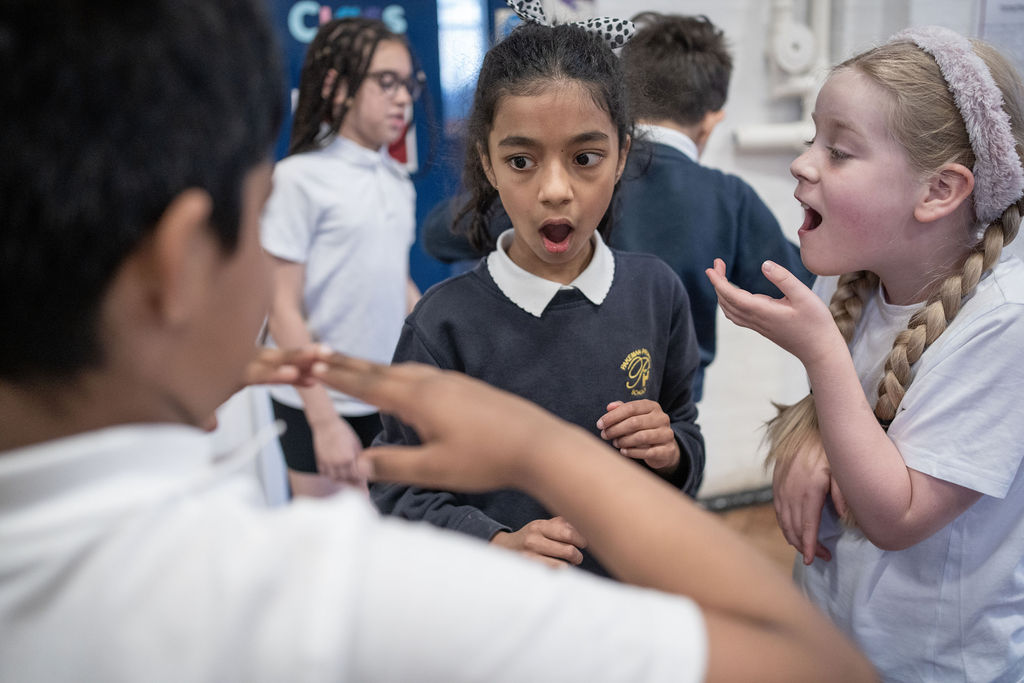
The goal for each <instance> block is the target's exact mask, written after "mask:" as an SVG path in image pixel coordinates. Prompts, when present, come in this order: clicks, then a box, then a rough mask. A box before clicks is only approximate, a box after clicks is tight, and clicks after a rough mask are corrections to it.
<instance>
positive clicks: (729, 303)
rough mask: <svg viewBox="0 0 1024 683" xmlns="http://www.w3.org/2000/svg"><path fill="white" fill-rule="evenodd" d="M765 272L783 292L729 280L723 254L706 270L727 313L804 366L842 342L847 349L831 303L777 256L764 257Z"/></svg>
mask: <svg viewBox="0 0 1024 683" xmlns="http://www.w3.org/2000/svg"><path fill="white" fill-rule="evenodd" d="M761 271H762V272H763V273H764V275H765V277H767V278H768V279H769V280H770V281H771V282H772V283H773V284H774V285H775V286H776V287H778V288H779V291H781V292H782V295H783V296H782V298H781V299H773V298H772V297H770V296H765V295H764V294H751V293H750V292H748V291H746V290H743V289H740V288H739V287H736V286H735V285H733V284H732V283H730V282H729V281H728V280H727V279H726V277H725V262H724V261H722V259H715V266H714V268H708V269H707V270H706V271H704V272H705V273H706V274H707V276H708V279H709V280H710V281H711V285H712V286H713V287H714V288H715V292H716V293H717V294H718V303H719V305H720V306H721V307H722V312H723V313H725V317H727V318H728V319H729V320H731V321H732V322H734V323H736V324H737V325H739V326H741V327H746V328H749V329H751V330H754V331H755V332H757V333H758V334H760V335H762V336H764V337H766V338H767V339H770V340H771V341H773V342H775V343H776V344H778V345H779V346H781V347H782V348H783V349H785V350H786V351H789V352H790V353H792V354H793V355H794V356H796V357H797V358H799V359H800V360H801V361H802V362H803V363H804V365H805V366H806V365H807V364H808V363H810V362H813V361H814V360H815V359H816V358H819V357H823V356H824V355H827V354H830V353H833V352H834V351H835V349H836V348H837V345H838V346H839V347H841V348H843V349H845V348H846V342H845V341H843V338H842V335H841V334H840V333H839V328H838V327H836V324H835V322H834V321H833V319H832V314H831V313H830V312H829V310H828V307H827V306H826V305H825V303H824V302H823V301H822V300H821V299H819V298H818V297H817V296H816V295H815V294H814V292H812V291H811V290H810V288H809V287H807V285H805V284H804V283H802V282H800V280H799V278H797V277H796V276H794V275H793V274H792V273H790V272H789V271H788V270H786V269H785V268H783V267H782V266H780V265H778V264H777V263H774V262H772V261H765V262H764V264H763V265H762V266H761Z"/></svg>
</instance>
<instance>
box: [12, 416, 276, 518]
mask: <svg viewBox="0 0 1024 683" xmlns="http://www.w3.org/2000/svg"><path fill="white" fill-rule="evenodd" d="M275 429H276V427H274V426H271V427H270V428H269V429H267V428H264V429H260V430H257V433H256V434H255V435H253V436H251V437H249V438H247V439H246V440H245V441H244V442H242V443H241V444H239V445H237V446H235V447H233V448H230V449H229V450H228V451H226V452H225V453H218V452H215V451H214V448H213V443H212V441H211V436H210V434H208V433H206V432H203V431H201V430H199V429H196V428H195V427H189V426H185V425H178V424H125V425H117V426H113V427H107V428H104V429H98V430H96V431H92V432H85V433H80V434H75V435H72V436H68V437H64V438H61V439H55V440H52V441H46V442H43V443H39V444H34V445H31V446H26V447H23V448H18V449H15V450H11V451H6V452H3V453H0V526H2V522H6V521H10V520H11V519H12V518H14V514H13V513H16V512H19V511H29V510H31V509H32V508H33V507H34V506H35V505H37V504H39V503H41V502H44V501H51V500H55V499H57V498H64V499H65V500H68V499H78V500H81V499H83V498H90V499H97V498H103V497H104V496H106V497H107V498H108V499H109V501H108V503H106V504H107V505H110V506H117V505H123V504H125V503H126V501H132V500H143V499H148V500H150V501H151V500H153V499H154V498H155V497H156V496H166V495H175V494H177V493H180V492H182V491H187V490H189V489H190V488H193V487H195V486H197V485H201V484H202V483H203V482H205V481H212V480H215V479H219V478H220V477H223V476H225V475H227V474H231V473H234V472H236V471H237V470H238V468H240V467H242V466H245V465H247V464H249V463H250V462H251V460H252V458H253V457H254V455H255V454H256V452H257V451H258V450H259V448H260V447H262V446H263V445H264V444H265V443H266V442H267V441H268V440H270V439H273V437H274V436H275Z"/></svg>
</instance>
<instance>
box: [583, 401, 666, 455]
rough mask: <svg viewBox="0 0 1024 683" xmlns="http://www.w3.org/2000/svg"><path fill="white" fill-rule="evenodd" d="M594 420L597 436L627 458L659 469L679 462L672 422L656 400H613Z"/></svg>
mask: <svg viewBox="0 0 1024 683" xmlns="http://www.w3.org/2000/svg"><path fill="white" fill-rule="evenodd" d="M605 409H606V410H607V411H608V412H606V413H605V414H604V415H602V416H601V419H600V420H598V421H597V428H598V429H600V430H601V438H602V439H604V440H605V441H610V442H611V444H612V445H613V446H615V447H616V448H618V449H619V452H620V453H622V454H623V455H624V456H626V457H627V458H635V459H637V460H643V461H644V462H646V463H647V464H648V465H649V466H650V467H651V468H653V469H655V470H657V471H659V472H663V473H664V472H670V471H672V470H674V469H675V468H676V467H677V466H678V465H679V443H678V442H677V441H676V435H675V432H673V431H672V422H671V420H669V417H668V415H666V414H665V411H664V410H662V409H661V405H660V404H658V402H657V401H651V400H649V399H641V400H639V401H629V402H626V403H623V402H622V401H613V402H612V403H609V404H608V405H607V407H606V408H605Z"/></svg>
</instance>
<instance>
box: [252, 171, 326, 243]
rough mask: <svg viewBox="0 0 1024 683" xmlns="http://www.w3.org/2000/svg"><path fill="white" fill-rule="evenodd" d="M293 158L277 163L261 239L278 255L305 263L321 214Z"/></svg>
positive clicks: (265, 209)
mask: <svg viewBox="0 0 1024 683" xmlns="http://www.w3.org/2000/svg"><path fill="white" fill-rule="evenodd" d="M293 159H294V158H293V157H289V158H287V159H284V160H282V161H281V162H278V164H277V166H275V167H274V186H273V190H272V191H271V193H270V197H269V198H267V203H266V205H265V207H264V209H263V215H262V217H261V220H260V241H261V243H262V244H263V248H264V249H266V250H267V251H268V252H269V253H270V254H273V255H274V256H277V257H279V258H282V259H286V260H288V261H294V262H296V263H305V262H306V260H307V258H308V257H309V250H310V247H311V243H312V240H313V233H314V231H315V228H316V225H317V221H318V216H317V208H316V206H315V202H313V201H312V197H311V196H310V193H309V191H308V190H307V188H306V187H305V186H304V183H303V181H302V175H301V173H300V170H301V169H298V168H297V167H296V166H297V165H296V164H293V163H289V162H290V161H292V160H293Z"/></svg>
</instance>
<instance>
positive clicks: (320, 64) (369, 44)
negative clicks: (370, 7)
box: [288, 17, 411, 154]
mask: <svg viewBox="0 0 1024 683" xmlns="http://www.w3.org/2000/svg"><path fill="white" fill-rule="evenodd" d="M382 41H395V42H398V43H401V44H403V45H405V46H406V49H408V47H409V45H408V42H407V41H406V40H405V38H404V37H403V36H401V35H399V34H397V33H394V32H393V31H391V29H389V28H388V27H387V25H385V24H384V22H382V21H380V20H378V19H368V18H365V17H346V18H344V19H332V20H331V21H328V22H327V23H325V24H323V25H321V26H320V28H319V29H318V30H317V33H316V36H314V37H313V40H312V42H310V44H309V47H308V48H307V49H306V57H305V60H304V61H303V64H302V72H301V74H300V76H299V97H298V103H297V104H296V107H295V116H294V118H293V119H292V130H291V138H290V141H289V145H288V153H289V154H299V153H302V152H308V151H310V150H313V149H316V148H317V147H319V146H320V144H321V142H322V141H323V140H324V139H326V138H327V137H329V136H330V135H331V134H334V133H337V132H338V129H340V128H341V124H342V122H344V120H345V115H346V114H347V113H348V111H349V109H350V107H351V103H352V98H353V96H354V95H355V93H356V92H357V91H358V90H359V87H360V86H361V85H362V84H363V81H364V80H365V79H366V75H367V72H368V71H369V69H370V62H371V61H373V55H374V52H376V50H377V46H378V45H379V44H380V43H381V42H382ZM410 54H411V51H410ZM331 72H333V73H335V74H337V75H336V76H334V77H333V80H332V81H331V82H330V86H329V88H328V93H327V94H326V95H325V94H324V83H325V81H328V78H329V76H328V74H329V73H331ZM338 92H345V93H347V96H346V97H345V99H344V100H343V101H342V102H341V104H340V105H336V106H335V105H334V104H333V103H334V102H335V99H336V96H337V94H338Z"/></svg>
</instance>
